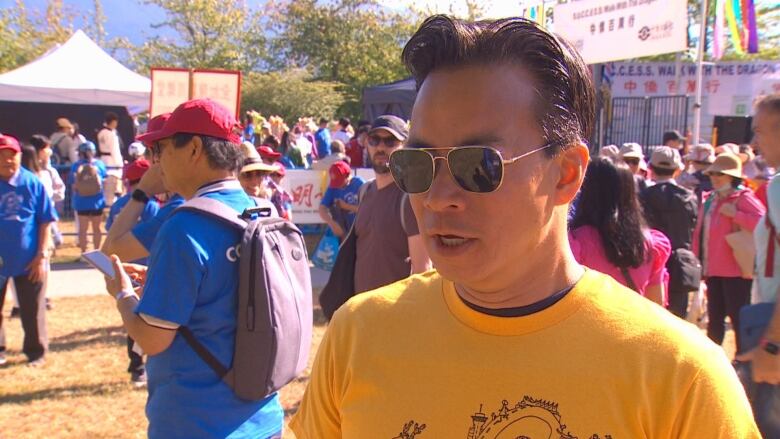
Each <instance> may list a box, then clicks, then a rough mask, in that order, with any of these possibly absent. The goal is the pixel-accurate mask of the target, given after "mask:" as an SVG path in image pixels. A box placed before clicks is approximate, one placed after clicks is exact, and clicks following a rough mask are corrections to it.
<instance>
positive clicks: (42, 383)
mask: <svg viewBox="0 0 780 439" xmlns="http://www.w3.org/2000/svg"><path fill="white" fill-rule="evenodd" d="M9 309H10V302H9V303H6V307H5V311H4V316H7V315H8V310H9ZM315 320H316V327H315V332H314V340H313V342H312V355H311V360H313V359H314V353H315V352H316V349H317V346H319V343H320V340H321V339H322V335H323V333H324V331H325V322H324V320H323V318H322V314H321V313H319V312H318V313H317V315H316V316H315ZM48 325H49V339H50V343H51V344H50V349H51V353H50V354H49V355H48V357H47V363H46V365H45V366H43V367H41V368H29V367H26V366H25V358H24V355H22V353H21V352H20V351H21V342H22V331H21V325H20V323H19V320H18V319H13V320H10V319H9V320H6V321H5V325H4V326H6V332H7V333H6V335H7V337H6V338H7V340H8V345H9V346H8V349H9V356H8V364H7V365H6V366H4V367H0V437H4V438H5V437H9V438H10V437H14V438H20V439H21V438H43V437H56V438H85V437H100V438H135V437H137V438H143V437H146V426H147V423H146V417H145V415H144V404H145V402H146V390H145V389H141V390H136V389H133V387H132V385H131V384H130V381H129V374H128V373H127V372H126V368H127V354H126V350H125V333H124V331H123V330H122V328H121V320H120V318H119V314H118V313H117V312H116V310H115V307H114V304H113V301H112V300H111V299H110V298H109V297H107V296H106V297H75V298H61V299H54V309H53V310H52V311H50V312H49V314H48ZM308 377H309V370H308V369H307V371H306V373H305V374H304V375H303V376H302V377H301V378H299V379H298V380H296V381H295V382H293V383H291V384H290V385H288V386H287V387H285V388H284V389H282V392H281V400H282V404H283V406H284V408H285V411H286V413H287V418H288V419H289V417H290V416H291V415H292V413H294V411H295V410H296V409H297V407H298V403H299V401H300V399H301V397H302V396H303V391H304V389H305V387H306V383H307V382H308ZM285 437H292V435H291V434H286V435H285Z"/></svg>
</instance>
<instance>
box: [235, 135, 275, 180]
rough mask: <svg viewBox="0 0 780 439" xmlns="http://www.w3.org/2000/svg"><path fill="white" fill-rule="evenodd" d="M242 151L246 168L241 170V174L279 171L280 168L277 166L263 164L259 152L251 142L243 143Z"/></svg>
mask: <svg viewBox="0 0 780 439" xmlns="http://www.w3.org/2000/svg"><path fill="white" fill-rule="evenodd" d="M241 151H242V152H243V153H244V166H243V167H242V168H241V172H240V173H241V174H243V173H245V172H252V171H264V172H274V171H278V170H279V167H278V166H276V165H269V164H267V163H263V159H262V157H260V153H258V152H257V150H256V149H255V146H254V145H252V144H251V143H250V142H243V143H242V144H241Z"/></svg>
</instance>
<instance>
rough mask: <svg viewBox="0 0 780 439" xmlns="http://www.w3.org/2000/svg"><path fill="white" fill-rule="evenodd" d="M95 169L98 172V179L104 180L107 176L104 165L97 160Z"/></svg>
mask: <svg viewBox="0 0 780 439" xmlns="http://www.w3.org/2000/svg"><path fill="white" fill-rule="evenodd" d="M97 167H98V169H99V170H100V177H101V178H106V177H107V176H108V171H106V164H105V163H103V162H102V161H100V160H98V162H97Z"/></svg>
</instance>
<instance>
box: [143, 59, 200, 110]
mask: <svg viewBox="0 0 780 439" xmlns="http://www.w3.org/2000/svg"><path fill="white" fill-rule="evenodd" d="M151 75H152V92H151V97H150V102H149V117H150V118H151V117H154V116H157V115H159V114H163V113H170V112H171V111H173V110H175V109H176V107H178V106H179V104H181V103H182V102H185V101H186V100H187V98H188V96H189V94H190V72H189V70H184V69H166V68H152V70H151Z"/></svg>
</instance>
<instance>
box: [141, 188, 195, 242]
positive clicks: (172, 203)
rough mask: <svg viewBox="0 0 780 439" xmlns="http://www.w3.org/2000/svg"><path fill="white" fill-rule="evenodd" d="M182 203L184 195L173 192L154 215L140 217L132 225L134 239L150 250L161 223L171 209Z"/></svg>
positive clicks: (170, 212) (171, 211)
mask: <svg viewBox="0 0 780 439" xmlns="http://www.w3.org/2000/svg"><path fill="white" fill-rule="evenodd" d="M182 204H184V197H182V196H181V195H179V194H174V195H173V196H172V197H171V198H170V199H169V200H168V202H167V203H165V204H164V205H163V206H162V207H161V208H160V210H158V211H157V214H156V215H154V216H153V217H152V218H149V219H147V220H143V218H142V221H141V222H139V223H138V224H136V225H135V226H133V230H132V231H131V232H132V234H133V236H135V239H137V240H138V242H140V243H141V245H143V246H144V248H145V249H146V250H147V251H149V252H151V251H152V244H154V240H155V238H157V233H159V232H160V228H161V227H162V225H163V223H165V220H167V219H168V217H169V216H171V214H172V213H173V211H174V210H176V208H177V207H179V206H181V205H182Z"/></svg>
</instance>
